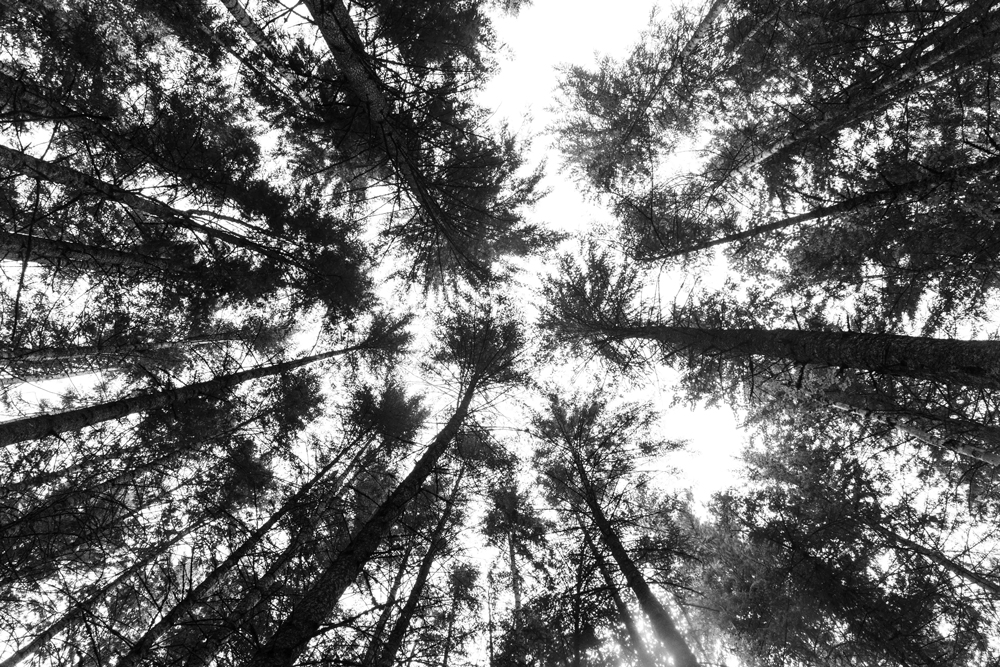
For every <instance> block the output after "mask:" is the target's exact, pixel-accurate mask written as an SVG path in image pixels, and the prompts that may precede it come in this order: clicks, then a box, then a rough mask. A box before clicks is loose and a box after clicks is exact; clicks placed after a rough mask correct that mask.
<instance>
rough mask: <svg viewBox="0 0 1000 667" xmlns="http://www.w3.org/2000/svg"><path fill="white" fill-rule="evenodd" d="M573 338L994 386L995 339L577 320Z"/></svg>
mask: <svg viewBox="0 0 1000 667" xmlns="http://www.w3.org/2000/svg"><path fill="white" fill-rule="evenodd" d="M566 331H567V332H569V333H571V334H572V335H575V336H577V337H579V338H591V339H607V340H628V339H646V340H651V341H656V342H658V343H662V344H663V345H665V346H667V347H669V348H671V349H692V350H696V351H697V352H699V353H701V354H705V355H710V356H721V357H729V358H739V357H744V358H745V357H750V356H754V355H758V356H762V357H767V358H769V359H779V360H786V361H790V362H794V363H796V364H803V365H811V366H831V367H835V368H854V369H859V370H868V371H874V372H877V373H883V374H885V375H894V376H899V377H909V378H917V379H926V380H936V381H939V382H947V383H955V384H962V385H967V386H970V387H983V388H1000V341H991V340H952V339H944V338H926V337H923V336H900V335H895V334H867V333H855V332H849V331H803V330H797V329H698V328H695V327H672V326H667V325H656V324H653V325H643V326H614V325H603V324H601V323H597V324H593V323H589V322H582V323H579V324H570V325H568V326H567V327H566Z"/></svg>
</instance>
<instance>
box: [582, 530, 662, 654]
mask: <svg viewBox="0 0 1000 667" xmlns="http://www.w3.org/2000/svg"><path fill="white" fill-rule="evenodd" d="M580 530H581V531H583V539H584V540H585V541H586V543H587V548H588V549H590V553H592V554H593V555H594V561H595V562H596V563H597V569H598V570H600V571H601V576H602V577H603V578H604V583H605V584H607V586H608V593H609V594H610V595H611V600H612V601H613V602H614V604H615V609H617V610H618V618H619V619H621V622H622V625H624V626H625V631H626V632H627V633H628V638H629V642H630V645H631V648H632V651H633V653H635V656H636V659H637V660H638V662H639V665H640V666H641V667H655V665H656V663H655V662H654V661H653V656H651V655H650V654H649V651H648V650H647V649H646V643H645V642H644V641H643V640H642V635H641V634H640V633H639V628H637V627H636V625H635V619H634V618H632V612H630V611H629V608H628V605H627V604H625V600H623V599H622V596H621V592H620V591H619V590H618V584H616V583H615V580H614V578H613V577H612V576H611V570H610V569H609V568H608V564H607V562H606V561H605V560H604V555H603V554H601V552H600V551H598V549H597V547H596V546H595V545H594V541H593V540H591V539H590V533H589V532H587V529H586V528H584V527H583V522H580Z"/></svg>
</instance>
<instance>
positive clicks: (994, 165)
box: [642, 157, 1000, 260]
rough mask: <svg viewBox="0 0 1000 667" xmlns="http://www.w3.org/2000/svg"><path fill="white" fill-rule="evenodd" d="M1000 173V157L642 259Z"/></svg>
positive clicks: (677, 253)
mask: <svg viewBox="0 0 1000 667" xmlns="http://www.w3.org/2000/svg"><path fill="white" fill-rule="evenodd" d="M997 169H1000V157H992V158H989V159H987V160H983V161H982V162H977V163H975V164H970V165H966V166H964V167H958V168H956V169H948V170H945V171H940V172H937V173H935V174H934V175H932V176H929V177H927V178H921V179H914V180H912V181H907V182H905V183H899V184H896V185H893V186H891V187H888V188H885V189H884V190H876V191H873V192H866V193H864V194H861V195H857V196H855V197H849V198H848V199H845V200H843V201H840V202H837V203H836V204H830V205H828V206H819V207H816V208H814V209H812V210H811V211H806V212H805V213H799V214H797V215H792V216H789V217H787V218H782V219H781V220H774V221H772V222H768V223H765V224H762V225H755V226H753V227H750V228H749V229H744V230H743V231H739V232H733V233H732V234H725V235H723V236H719V237H716V238H714V239H709V240H707V241H698V242H696V243H690V244H687V245H684V246H681V247H679V248H677V249H665V250H664V252H660V253H653V254H650V255H648V256H643V258H642V259H643V260H661V259H669V258H672V257H680V256H683V255H686V254H688V253H692V252H698V251H699V250H706V249H708V248H714V247H716V246H721V245H728V244H730V243H736V242H739V241H746V240H747V239H752V238H756V237H758V236H763V235H765V234H769V233H771V232H776V231H779V230H782V229H788V228H789V227H794V226H796V225H800V224H803V223H806V222H812V221H814V220H821V219H823V218H829V217H831V216H835V215H840V214H843V213H850V212H851V211H856V210H859V209H862V208H866V207H868V206H872V205H874V204H878V203H881V202H888V201H893V200H895V199H897V198H899V197H903V196H905V195H909V194H914V193H919V192H924V191H926V190H928V189H930V188H933V187H935V186H938V185H942V184H945V183H962V182H964V181H965V180H967V179H968V178H970V177H971V176H975V175H977V174H986V173H990V172H993V171H996V170H997Z"/></svg>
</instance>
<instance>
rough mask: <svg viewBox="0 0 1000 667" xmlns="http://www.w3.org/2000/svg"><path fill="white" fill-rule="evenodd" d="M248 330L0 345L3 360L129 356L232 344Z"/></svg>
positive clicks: (20, 360) (0, 359) (242, 337)
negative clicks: (176, 336)
mask: <svg viewBox="0 0 1000 667" xmlns="http://www.w3.org/2000/svg"><path fill="white" fill-rule="evenodd" d="M248 333H249V332H248V331H218V332H215V333H207V334H195V335H193V336H188V337H187V338H181V339H178V340H160V341H149V342H139V343H107V342H104V343H97V344H94V345H66V346H63V347H49V348H23V349H11V348H6V349H4V348H0V361H18V362H29V363H34V362H45V361H71V360H75V359H81V358H84V357H122V358H124V357H127V356H130V355H141V354H149V353H152V352H158V351H163V350H173V349H177V348H181V347H195V346H197V345H211V344H214V343H230V342H234V341H239V340H244V338H245V336H246V335H247V334H248Z"/></svg>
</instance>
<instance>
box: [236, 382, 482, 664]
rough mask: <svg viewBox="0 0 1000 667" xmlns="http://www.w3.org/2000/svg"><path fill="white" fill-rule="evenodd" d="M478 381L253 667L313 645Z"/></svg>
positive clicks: (458, 420)
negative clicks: (326, 620) (313, 639)
mask: <svg viewBox="0 0 1000 667" xmlns="http://www.w3.org/2000/svg"><path fill="white" fill-rule="evenodd" d="M477 382H478V380H477V379H476V378H473V380H472V381H471V382H470V383H469V385H468V387H466V389H465V392H464V393H463V395H462V399H461V401H460V402H459V405H458V408H457V409H456V410H455V414H454V415H452V417H451V419H449V420H448V423H447V424H445V426H444V428H443V429H441V431H440V432H438V434H437V436H436V437H435V438H434V440H433V441H432V442H431V444H430V445H429V446H428V447H427V449H426V450H425V451H424V454H423V455H422V456H421V457H420V459H419V460H418V461H417V463H416V465H414V467H413V469H412V470H411V471H410V473H409V474H408V475H407V476H406V478H405V479H404V480H403V481H402V482H400V484H399V485H398V486H397V487H396V488H395V489H394V490H393V491H392V493H390V494H389V497H388V498H386V500H385V501H384V502H383V503H382V504H381V505H380V506H379V508H378V509H377V510H376V511H375V513H374V514H373V515H372V517H371V518H370V519H368V521H367V522H366V523H365V525H364V526H362V527H361V529H360V530H359V531H358V532H357V534H356V535H355V536H354V538H353V539H352V540H351V542H350V544H348V545H347V546H346V547H345V548H344V549H343V550H342V551H341V552H340V553H339V554H337V555H336V556H335V557H334V558H333V561H332V562H331V563H330V564H329V565H328V566H327V568H326V570H325V571H324V572H323V573H322V574H320V576H319V577H318V578H317V580H316V582H315V583H314V584H313V585H312V586H311V587H310V588H309V590H308V591H306V592H305V594H304V595H303V597H302V598H301V600H299V602H298V603H297V604H296V605H295V607H294V609H292V612H291V613H290V614H289V615H288V617H287V618H286V619H285V621H284V622H283V623H282V624H281V625H280V626H279V627H278V629H277V631H276V632H275V633H274V636H272V637H271V640H270V641H269V642H268V643H267V644H266V645H265V646H264V647H263V648H261V649H260V650H259V651H258V652H257V654H256V655H255V656H254V657H253V658H252V659H251V660H250V661H249V662H248V663H247V664H248V666H250V667H278V666H282V665H283V666H285V667H292V665H293V664H294V663H295V660H296V659H297V658H298V656H299V655H300V654H301V653H302V651H304V650H305V648H306V645H307V644H308V643H309V641H310V640H311V639H312V638H313V637H314V636H316V634H317V633H318V632H319V628H320V626H321V625H322V623H323V622H324V621H325V619H326V618H327V617H328V616H329V615H330V613H331V612H332V611H333V609H334V608H335V607H336V605H337V603H338V602H339V600H340V597H341V595H343V593H344V591H345V590H347V587H348V586H350V585H351V583H352V582H353V581H354V580H355V579H356V578H357V576H358V574H360V572H361V570H362V568H363V567H364V566H365V564H366V563H367V562H368V560H369V559H370V558H371V556H372V554H374V553H375V550H376V549H377V548H378V546H379V544H381V543H382V540H383V539H384V538H385V535H386V534H388V532H389V529H390V528H391V527H392V525H393V524H394V523H395V522H396V521H397V520H398V519H399V517H400V516H401V515H402V514H403V510H404V509H405V508H406V505H407V503H409V502H410V500H412V499H413V498H414V497H415V496H416V495H417V494H418V493H419V492H420V488H421V486H423V483H424V481H425V480H426V479H427V477H428V476H429V475H430V474H431V472H432V471H433V470H434V467H435V466H436V465H437V462H438V460H439V459H440V458H441V456H442V455H443V454H444V452H445V451H446V450H447V449H448V446H449V445H450V444H451V443H452V441H453V440H454V439H455V436H456V435H457V434H458V431H459V429H460V428H461V426H462V423H463V422H464V421H465V417H466V415H467V414H468V411H469V405H470V404H471V403H472V397H473V395H474V394H475V391H476V386H477Z"/></svg>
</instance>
